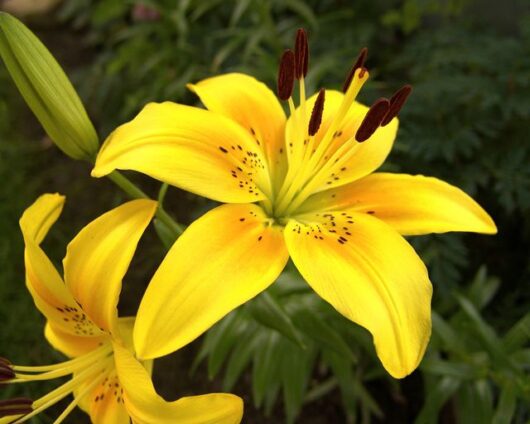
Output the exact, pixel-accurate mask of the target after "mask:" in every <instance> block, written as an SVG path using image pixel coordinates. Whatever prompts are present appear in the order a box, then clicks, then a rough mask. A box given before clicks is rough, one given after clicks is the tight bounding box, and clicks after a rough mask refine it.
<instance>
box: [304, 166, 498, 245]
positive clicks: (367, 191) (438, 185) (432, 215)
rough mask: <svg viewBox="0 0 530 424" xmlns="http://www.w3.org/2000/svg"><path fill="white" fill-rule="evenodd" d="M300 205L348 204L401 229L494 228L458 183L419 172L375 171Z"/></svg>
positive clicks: (485, 230) (331, 206)
mask: <svg viewBox="0 0 530 424" xmlns="http://www.w3.org/2000/svg"><path fill="white" fill-rule="evenodd" d="M302 208H303V210H306V211H309V210H347V209H350V210H353V211H357V212H368V213H370V214H373V215H374V216H375V217H377V218H379V219H382V220H383V221H385V222H386V223H387V224H389V225H391V226H392V227H393V228H395V229H396V230H397V231H398V232H399V233H400V234H403V235H419V234H428V233H445V232H447V231H470V232H475V233H484V234H495V233H496V232H497V228H496V226H495V223H494V222H493V220H492V219H491V217H490V216H489V215H488V214H487V212H486V211H484V209H482V208H481V207H480V205H479V204H477V202H475V201H474V200H473V199H472V198H471V197H469V196H468V195H467V194H466V193H465V192H463V191H462V190H460V189H459V188H457V187H455V186H452V185H450V184H448V183H446V182H444V181H441V180H439V179H437V178H432V177H424V176H423V175H406V174H387V173H376V174H372V175H369V176H368V177H365V178H363V179H361V180H359V181H355V182H353V183H351V184H348V185H346V186H342V187H339V188H337V189H333V190H329V191H326V192H322V193H319V194H317V195H315V196H313V197H312V198H310V199H308V200H307V201H306V203H305V204H304V205H303V206H302Z"/></svg>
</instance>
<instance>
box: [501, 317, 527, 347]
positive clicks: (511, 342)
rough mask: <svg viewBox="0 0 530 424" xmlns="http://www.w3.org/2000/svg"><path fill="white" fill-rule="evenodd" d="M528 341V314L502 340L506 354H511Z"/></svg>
mask: <svg viewBox="0 0 530 424" xmlns="http://www.w3.org/2000/svg"><path fill="white" fill-rule="evenodd" d="M529 339H530V312H529V313H527V314H526V315H525V316H524V317H522V318H521V319H520V320H519V321H517V323H515V325H514V326H513V327H512V328H510V330H509V331H508V332H507V333H506V335H505V336H504V339H503V346H504V349H505V350H506V352H511V351H513V350H515V349H518V348H520V347H522V346H523V345H525V344H526V343H527V342H528V340H529Z"/></svg>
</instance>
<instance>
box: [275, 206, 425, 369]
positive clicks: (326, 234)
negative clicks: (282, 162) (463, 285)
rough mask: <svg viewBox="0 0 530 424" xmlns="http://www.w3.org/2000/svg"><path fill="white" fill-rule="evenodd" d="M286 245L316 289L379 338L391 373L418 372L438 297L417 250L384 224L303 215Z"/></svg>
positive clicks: (353, 216) (349, 216)
mask: <svg viewBox="0 0 530 424" xmlns="http://www.w3.org/2000/svg"><path fill="white" fill-rule="evenodd" d="M285 241H286V244H287V248H288V250H289V253H290V254H291V258H292V260H293V262H294V264H295V265H296V267H297V268H298V270H299V271H300V273H301V274H302V276H303V277H304V278H305V279H306V281H307V282H308V283H309V285H310V286H311V287H312V288H313V289H314V290H315V291H316V292H317V293H318V294H319V295H320V296H321V297H322V298H323V299H324V300H326V301H327V302H329V303H330V304H331V305H332V306H333V307H334V308H335V309H336V310H337V311H339V312H340V313H341V314H343V315H344V316H345V317H347V318H348V319H350V320H352V321H353V322H356V323H357V324H359V325H361V326H363V327H365V328H366V329H367V330H368V331H370V333H372V335H373V337H374V343H375V347H376V351H377V355H378V357H379V359H380V360H381V362H382V363H383V366H384V367H385V368H386V370H387V371H388V372H389V373H390V374H391V375H392V376H393V377H395V378H402V377H405V376H406V375H408V374H410V373H411V372H412V371H414V369H415V368H416V367H417V366H418V364H419V362H420V361H421V358H422V357H423V354H424V352H425V348H426V346H427V343H428V340H429V336H430V333H431V294H432V287H431V283H430V282H429V277H428V275H427V270H426V268H425V265H424V264H423V262H422V261H421V259H420V258H419V257H418V255H417V254H416V252H414V249H412V247H411V246H410V245H409V244H408V243H407V242H406V241H405V240H404V239H403V238H402V237H401V236H400V235H399V234H398V233H397V232H396V231H395V230H394V229H392V228H391V227H389V226H388V225H386V224H385V223H384V222H382V221H380V220H378V219H376V218H373V217H371V216H369V215H366V214H359V213H353V212H352V213H346V212H330V213H324V214H322V213H319V214H307V215H301V216H299V217H297V220H295V219H292V220H291V221H290V222H289V223H288V225H287V226H286V228H285Z"/></svg>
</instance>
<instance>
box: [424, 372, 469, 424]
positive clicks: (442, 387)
mask: <svg viewBox="0 0 530 424" xmlns="http://www.w3.org/2000/svg"><path fill="white" fill-rule="evenodd" d="M459 387H460V381H459V380H457V379H455V378H453V377H444V378H442V379H440V380H439V381H438V382H437V383H436V384H435V385H434V387H432V388H431V389H430V390H429V392H428V395H427V398H426V399H425V402H424V404H423V407H422V408H421V410H420V413H419V414H418V417H417V418H416V420H415V421H414V422H415V424H431V423H436V422H438V413H439V411H440V409H441V408H442V407H443V406H444V405H445V403H446V402H447V400H448V399H449V398H450V397H451V396H453V394H454V393H455V392H456V391H457V390H458V388H459Z"/></svg>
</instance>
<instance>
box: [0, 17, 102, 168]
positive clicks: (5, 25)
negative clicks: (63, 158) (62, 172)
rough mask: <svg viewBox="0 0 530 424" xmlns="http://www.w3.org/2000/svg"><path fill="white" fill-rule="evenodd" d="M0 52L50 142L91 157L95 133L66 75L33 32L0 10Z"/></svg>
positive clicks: (76, 155)
mask: <svg viewBox="0 0 530 424" xmlns="http://www.w3.org/2000/svg"><path fill="white" fill-rule="evenodd" d="M0 56H2V58H3V60H4V62H5V64H6V67H7V69H8V71H9V73H10V74H11V77H12V78H13V80H14V81H15V84H16V86H17V87H18V89H19V91H20V93H21V94H22V96H23V97H24V99H25V100H26V103H27V104H28V106H29V107H30V108H31V110H32V111H33V113H34V114H35V115H36V116H37V119H38V120H39V121H40V123H41V124H42V126H43V127H44V129H45V131H46V133H47V134H48V136H49V137H50V138H51V139H52V140H53V142H54V143H55V144H56V145H57V146H58V147H59V148H60V149H61V150H62V151H63V152H64V153H66V154H67V155H68V156H70V157H72V158H74V159H87V160H90V159H93V158H94V157H95V155H96V153H97V151H98V148H99V142H98V136H97V134H96V130H95V129H94V126H93V125H92V122H90V119H89V118H88V115H87V113H86V110H85V108H84V107H83V104H82V103H81V100H80V99H79V96H78V95H77V93H76V91H75V89H74V87H73V86H72V84H71V83H70V81H69V80H68V77H67V76H66V74H65V73H64V71H63V70H62V68H61V67H60V66H59V64H58V63H57V61H56V60H55V59H54V58H53V56H52V55H51V53H50V52H49V51H48V49H47V48H46V47H45V46H44V45H43V44H42V43H41V42H40V40H39V39H38V38H37V37H36V36H35V34H33V33H32V32H31V31H30V30H29V29H28V28H27V27H26V26H25V25H24V24H23V23H22V22H20V21H19V20H18V19H16V18H14V17H13V16H11V15H9V14H7V13H3V12H0Z"/></svg>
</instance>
